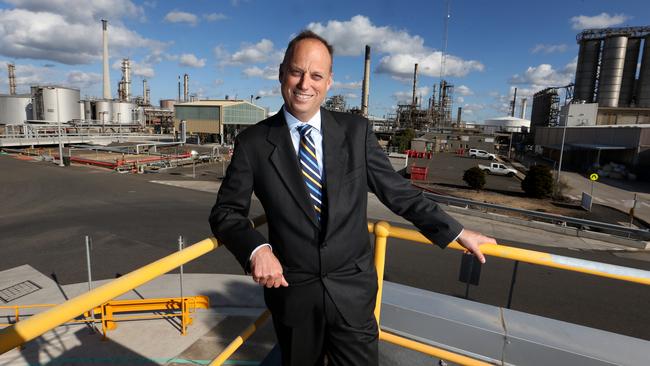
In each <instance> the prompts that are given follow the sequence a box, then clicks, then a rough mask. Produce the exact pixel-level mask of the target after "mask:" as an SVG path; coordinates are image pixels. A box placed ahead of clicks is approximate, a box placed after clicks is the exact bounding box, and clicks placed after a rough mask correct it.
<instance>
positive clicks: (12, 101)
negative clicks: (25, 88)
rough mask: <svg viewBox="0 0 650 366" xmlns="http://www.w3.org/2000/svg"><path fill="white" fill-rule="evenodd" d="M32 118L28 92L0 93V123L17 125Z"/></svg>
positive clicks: (30, 100)
mask: <svg viewBox="0 0 650 366" xmlns="http://www.w3.org/2000/svg"><path fill="white" fill-rule="evenodd" d="M30 119H33V116H32V96H31V95H30V94H16V95H5V94H2V95H0V125H17V124H23V123H25V120H30Z"/></svg>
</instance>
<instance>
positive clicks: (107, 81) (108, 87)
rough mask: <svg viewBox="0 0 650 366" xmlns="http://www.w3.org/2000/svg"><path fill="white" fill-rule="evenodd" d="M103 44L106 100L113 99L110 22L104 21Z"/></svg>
mask: <svg viewBox="0 0 650 366" xmlns="http://www.w3.org/2000/svg"><path fill="white" fill-rule="evenodd" d="M102 43H103V45H104V53H103V55H102V57H103V60H104V99H111V77H110V74H109V69H108V20H105V19H102Z"/></svg>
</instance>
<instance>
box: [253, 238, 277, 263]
mask: <svg viewBox="0 0 650 366" xmlns="http://www.w3.org/2000/svg"><path fill="white" fill-rule="evenodd" d="M264 247H269V248H270V249H271V251H273V247H272V246H271V244H269V243H264V244H260V245H258V246H257V248H255V249H253V251H252V252H251V255H250V257H248V261H249V262H250V261H251V260H253V256H254V255H255V253H257V251H258V250H260V249H262V248H264Z"/></svg>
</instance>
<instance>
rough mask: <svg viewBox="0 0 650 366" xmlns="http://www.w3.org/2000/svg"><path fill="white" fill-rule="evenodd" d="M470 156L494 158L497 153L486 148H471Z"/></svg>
mask: <svg viewBox="0 0 650 366" xmlns="http://www.w3.org/2000/svg"><path fill="white" fill-rule="evenodd" d="M469 157H470V158H474V159H476V158H482V159H490V160H494V159H496V158H497V156H496V155H494V154H492V153H489V152H487V151H485V150H479V149H469Z"/></svg>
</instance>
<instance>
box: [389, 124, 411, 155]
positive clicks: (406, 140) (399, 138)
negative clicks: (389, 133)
mask: <svg viewBox="0 0 650 366" xmlns="http://www.w3.org/2000/svg"><path fill="white" fill-rule="evenodd" d="M414 138H415V131H414V130H413V129H412V128H407V129H405V130H403V131H400V132H398V133H396V134H395V138H394V139H393V143H391V145H393V146H397V149H398V150H399V152H404V150H407V149H410V148H411V140H413V139H414Z"/></svg>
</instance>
